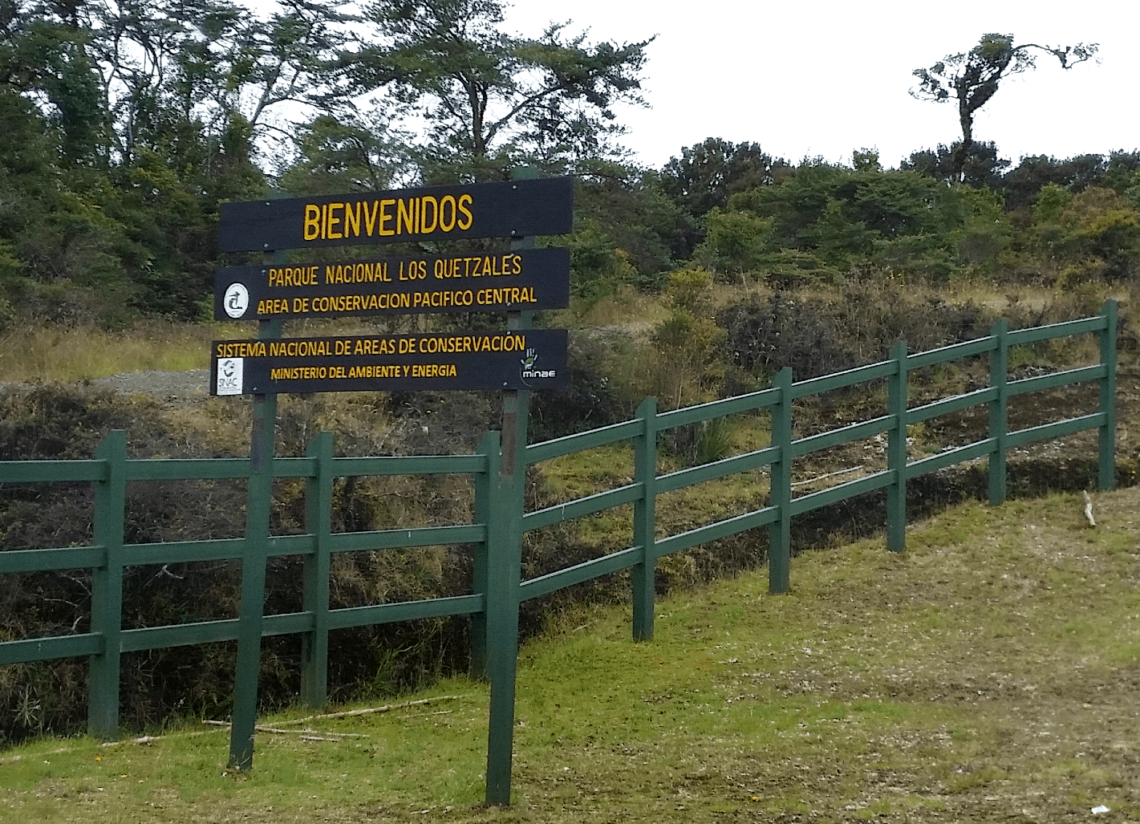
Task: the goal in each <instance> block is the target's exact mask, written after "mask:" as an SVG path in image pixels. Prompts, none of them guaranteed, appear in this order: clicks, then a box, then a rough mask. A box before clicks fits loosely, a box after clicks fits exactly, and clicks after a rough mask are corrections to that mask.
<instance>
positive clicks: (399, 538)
mask: <svg viewBox="0 0 1140 824" xmlns="http://www.w3.org/2000/svg"><path fill="white" fill-rule="evenodd" d="M485 538H486V528H485V527H484V526H483V525H482V524H456V525H454V526H421V527H413V528H411V529H381V530H377V531H375V532H337V533H335V534H333V535H332V536H330V537H329V546H330V547H331V548H332V551H333V552H374V551H379V550H382V549H407V548H410V547H420V546H445V545H447V544H467V543H471V542H472V541H482V540H484V539H485Z"/></svg>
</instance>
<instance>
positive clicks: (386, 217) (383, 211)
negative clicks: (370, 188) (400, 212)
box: [379, 200, 396, 235]
mask: <svg viewBox="0 0 1140 824" xmlns="http://www.w3.org/2000/svg"><path fill="white" fill-rule="evenodd" d="M395 202H396V201H394V200H381V201H380V232H379V233H380V234H381V235H394V234H396V230H395V229H385V228H384V227H385V225H386V224H388V223H391V222H392V215H390V214H388V207H389V206H392V205H393V204H394V203H395Z"/></svg>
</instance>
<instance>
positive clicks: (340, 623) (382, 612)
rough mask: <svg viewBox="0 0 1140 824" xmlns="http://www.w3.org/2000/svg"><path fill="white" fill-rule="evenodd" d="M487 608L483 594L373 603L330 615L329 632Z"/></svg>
mask: <svg viewBox="0 0 1140 824" xmlns="http://www.w3.org/2000/svg"><path fill="white" fill-rule="evenodd" d="M486 607H487V604H486V600H485V598H484V597H483V596H482V595H479V594H475V595H456V596H453V597H450V598H427V599H425V600H423V601H399V602H396V603H392V604H372V605H371V606H364V607H345V608H343V609H334V610H331V611H330V612H329V629H349V628H351V627H372V626H378V625H380V624H394V623H397V622H399V621H420V620H423V619H425V618H446V617H448V616H452V615H476V614H478V613H480V612H484V611H485V610H486ZM266 620H269V619H266Z"/></svg>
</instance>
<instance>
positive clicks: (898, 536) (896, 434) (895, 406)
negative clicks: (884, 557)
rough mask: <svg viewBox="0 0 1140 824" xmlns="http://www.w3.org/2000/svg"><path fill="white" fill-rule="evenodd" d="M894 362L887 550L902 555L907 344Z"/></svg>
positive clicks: (899, 347)
mask: <svg viewBox="0 0 1140 824" xmlns="http://www.w3.org/2000/svg"><path fill="white" fill-rule="evenodd" d="M891 359H892V360H894V362H895V373H894V375H892V376H891V377H890V379H889V380H888V381H887V406H888V407H889V408H888V410H887V412H888V413H889V414H891V415H893V416H894V418H895V425H894V427H893V428H892V429H891V431H890V432H889V433H888V434H887V469H888V470H889V471H891V472H893V473H894V482H893V483H892V484H891V485H890V486H888V487H887V549H889V550H891V551H892V552H902V551H903V550H904V549H906V480H907V478H906V461H907V455H906V436H907V428H906V390H907V373H906V341H899V342H898V343H897V344H895V347H894V349H892V350H891Z"/></svg>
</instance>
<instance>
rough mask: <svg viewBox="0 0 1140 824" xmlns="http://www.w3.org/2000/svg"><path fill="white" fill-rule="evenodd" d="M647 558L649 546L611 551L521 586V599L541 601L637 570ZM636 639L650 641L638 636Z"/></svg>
mask: <svg viewBox="0 0 1140 824" xmlns="http://www.w3.org/2000/svg"><path fill="white" fill-rule="evenodd" d="M643 557H645V547H642V546H636V545H635V546H631V547H628V548H626V549H622V550H619V551H617V552H611V553H610V554H609V555H603V556H602V557H601V558H592V559H590V560H589V561H583V562H582V563H580V564H575V565H574V566H572V567H567V568H566V569H560V570H557V571H555V572H548V573H547V574H546V575H540V576H539V577H538V578H531V579H530V580H529V581H523V583H522V585H521V586H520V587H519V595H520V600H522V601H530V600H533V599H534V598H541V597H542V596H543V595H549V594H550V593H552V592H557V591H558V590H560V589H565V588H566V587H572V586H574V585H575V584H581V583H584V582H586V581H592V580H594V579H595V578H600V577H602V576H603V575H611V574H612V573H614V572H620V571H621V570H623V569H630V568H636V567H637V565H638V564H639V563H641V559H642V558H643ZM651 629H652V627H651ZM634 640H648V639H641V638H636V637H635V638H634Z"/></svg>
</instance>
